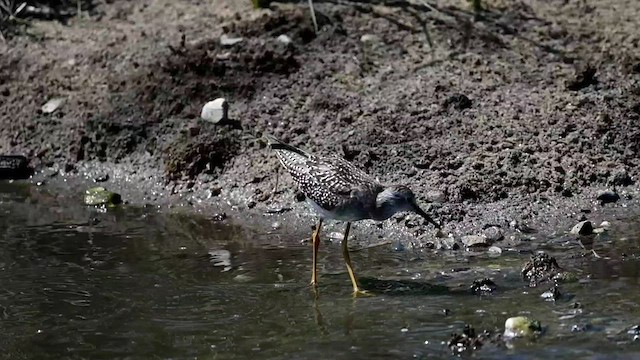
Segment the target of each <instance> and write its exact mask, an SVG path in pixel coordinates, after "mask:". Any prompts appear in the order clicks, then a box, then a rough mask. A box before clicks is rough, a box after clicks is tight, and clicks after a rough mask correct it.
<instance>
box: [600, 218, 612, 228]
mask: <svg viewBox="0 0 640 360" xmlns="http://www.w3.org/2000/svg"><path fill="white" fill-rule="evenodd" d="M600 227H601V228H603V229H605V230H609V229H610V228H611V223H610V222H608V221H606V220H605V221H603V222H601V223H600Z"/></svg>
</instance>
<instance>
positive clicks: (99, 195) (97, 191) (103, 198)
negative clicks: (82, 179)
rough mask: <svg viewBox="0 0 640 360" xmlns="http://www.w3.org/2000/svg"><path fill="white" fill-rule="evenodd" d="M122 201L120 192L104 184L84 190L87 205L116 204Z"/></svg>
mask: <svg viewBox="0 0 640 360" xmlns="http://www.w3.org/2000/svg"><path fill="white" fill-rule="evenodd" d="M121 203H122V197H121V196H120V194H116V193H113V192H110V191H107V189H105V188H103V187H102V186H98V187H94V188H91V189H87V191H85V192H84V204H85V205H106V206H115V205H118V204H121Z"/></svg>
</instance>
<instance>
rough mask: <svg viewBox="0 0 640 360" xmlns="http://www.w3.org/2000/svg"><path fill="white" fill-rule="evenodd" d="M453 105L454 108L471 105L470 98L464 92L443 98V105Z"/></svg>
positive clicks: (460, 108)
mask: <svg viewBox="0 0 640 360" xmlns="http://www.w3.org/2000/svg"><path fill="white" fill-rule="evenodd" d="M450 106H453V107H454V108H455V109H456V110H464V109H468V108H470V107H471V100H469V98H468V97H467V96H466V95H464V94H458V93H456V94H453V95H451V96H449V97H448V98H447V100H445V102H444V105H443V107H444V108H448V107H450Z"/></svg>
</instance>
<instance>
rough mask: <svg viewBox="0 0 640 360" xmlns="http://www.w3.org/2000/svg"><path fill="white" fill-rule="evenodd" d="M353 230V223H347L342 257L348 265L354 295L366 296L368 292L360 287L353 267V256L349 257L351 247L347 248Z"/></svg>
mask: <svg viewBox="0 0 640 360" xmlns="http://www.w3.org/2000/svg"><path fill="white" fill-rule="evenodd" d="M350 229H351V223H350V222H348V223H347V228H346V229H345V230H344V239H342V256H344V262H345V264H346V265H347V271H348V272H349V277H350V278H351V285H353V295H354V296H358V295H364V294H367V292H366V291H364V290H361V289H360V287H359V286H358V281H357V280H356V275H355V273H354V272H353V266H352V265H351V256H349V247H348V246H347V239H348V238H349V230H350Z"/></svg>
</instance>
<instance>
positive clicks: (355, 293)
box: [353, 289, 375, 298]
mask: <svg viewBox="0 0 640 360" xmlns="http://www.w3.org/2000/svg"><path fill="white" fill-rule="evenodd" d="M365 296H375V295H374V294H373V293H370V292H368V291H367V290H362V289H355V290H353V297H354V298H357V297H365Z"/></svg>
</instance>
